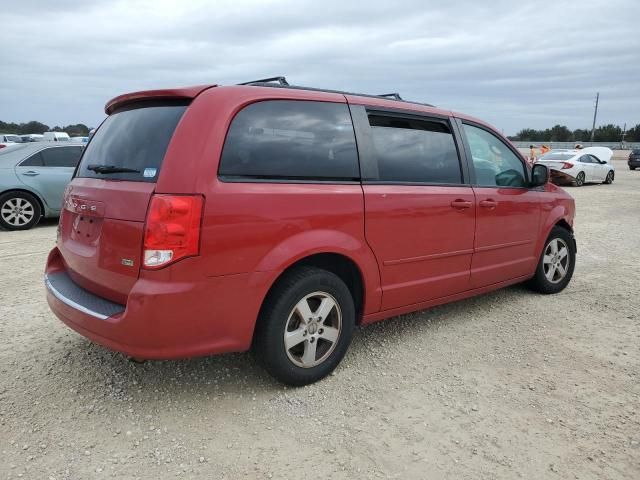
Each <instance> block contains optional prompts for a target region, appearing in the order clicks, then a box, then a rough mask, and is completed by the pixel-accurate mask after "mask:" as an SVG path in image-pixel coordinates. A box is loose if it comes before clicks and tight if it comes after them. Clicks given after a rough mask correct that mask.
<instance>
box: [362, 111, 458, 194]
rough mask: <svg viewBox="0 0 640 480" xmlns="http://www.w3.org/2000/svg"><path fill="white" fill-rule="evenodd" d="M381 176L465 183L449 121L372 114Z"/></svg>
mask: <svg viewBox="0 0 640 480" xmlns="http://www.w3.org/2000/svg"><path fill="white" fill-rule="evenodd" d="M369 124H370V125H371V133H372V137H373V145H374V149H375V153H376V158H377V160H378V174H379V177H378V179H379V180H381V181H389V182H417V183H446V184H450V183H454V184H457V183H462V173H461V171H460V162H459V160H458V151H457V150H456V145H455V142H454V139H453V135H452V134H451V131H450V130H449V127H448V125H447V124H445V123H443V122H439V121H425V120H417V119H406V118H400V117H387V116H382V115H369Z"/></svg>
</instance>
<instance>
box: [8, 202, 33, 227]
mask: <svg viewBox="0 0 640 480" xmlns="http://www.w3.org/2000/svg"><path fill="white" fill-rule="evenodd" d="M0 215H1V216H2V219H3V220H4V221H5V222H6V223H8V224H9V225H12V226H14V227H22V226H24V225H26V224H28V223H29V222H30V221H31V220H33V216H34V215H35V208H34V206H33V204H32V203H31V202H30V201H28V200H26V199H24V198H20V197H14V198H10V199H8V200H7V201H6V202H4V203H3V204H2V207H0Z"/></svg>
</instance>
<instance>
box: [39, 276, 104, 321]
mask: <svg viewBox="0 0 640 480" xmlns="http://www.w3.org/2000/svg"><path fill="white" fill-rule="evenodd" d="M44 284H45V286H46V287H47V290H49V291H50V292H51V294H52V295H53V296H54V297H56V298H57V299H58V300H60V301H61V302H62V303H64V304H66V305H68V306H70V307H71V308H75V309H76V310H79V311H81V312H82V313H86V314H87V315H91V316H92V317H95V318H99V319H100V320H106V319H107V318H109V317H107V316H106V315H103V314H101V313H98V312H94V311H93V310H89V309H88V308H87V307H83V306H82V305H80V304H79V303H76V302H74V301H73V300H71V299H69V298H67V297H65V296H64V295H62V294H61V293H60V292H59V291H58V290H56V289H55V288H54V287H53V285H51V282H50V281H49V277H48V276H47V274H46V273H45V274H44Z"/></svg>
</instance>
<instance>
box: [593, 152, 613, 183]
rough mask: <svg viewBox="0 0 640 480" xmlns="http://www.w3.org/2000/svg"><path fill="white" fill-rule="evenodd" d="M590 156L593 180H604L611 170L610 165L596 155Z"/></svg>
mask: <svg viewBox="0 0 640 480" xmlns="http://www.w3.org/2000/svg"><path fill="white" fill-rule="evenodd" d="M589 158H590V159H591V165H592V166H593V176H594V178H593V181H594V182H604V179H605V178H606V177H607V174H608V173H609V170H611V168H610V166H609V165H608V164H607V163H604V162H601V161H600V160H598V159H597V158H596V157H595V156H594V155H589Z"/></svg>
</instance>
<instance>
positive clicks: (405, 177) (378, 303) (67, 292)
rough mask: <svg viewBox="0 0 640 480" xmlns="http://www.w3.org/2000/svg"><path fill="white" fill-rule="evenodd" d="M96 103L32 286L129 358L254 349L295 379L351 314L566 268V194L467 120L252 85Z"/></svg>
mask: <svg viewBox="0 0 640 480" xmlns="http://www.w3.org/2000/svg"><path fill="white" fill-rule="evenodd" d="M105 110H106V113H107V115H108V117H107V119H106V120H105V121H104V123H103V124H102V125H101V126H100V128H99V129H98V130H97V131H96V133H95V135H94V137H93V138H92V140H91V142H90V143H89V145H88V146H87V147H86V148H85V153H84V155H83V157H82V160H81V163H80V165H79V167H78V169H77V172H76V174H75V176H74V178H73V180H72V181H71V182H70V184H69V185H68V187H67V189H66V191H65V195H64V200H63V202H64V209H63V211H62V214H61V218H60V224H59V225H60V234H59V237H58V240H57V244H56V246H55V248H53V250H52V251H51V253H50V254H49V258H48V260H47V264H46V270H45V284H46V286H47V300H48V303H49V305H50V307H51V309H52V310H53V312H54V313H55V314H56V315H57V316H58V317H59V318H60V319H61V320H62V321H63V322H64V323H66V324H67V325H68V326H69V327H71V328H72V329H74V330H76V331H77V332H79V333H80V334H82V335H84V336H86V337H88V338H89V339H91V340H92V341H94V342H96V343H99V344H101V345H104V346H106V347H108V348H111V349H114V350H117V351H120V352H124V353H125V354H127V355H129V356H131V357H134V358H137V359H171V358H184V357H192V356H198V355H210V354H218V353H224V352H238V351H245V350H248V349H249V348H253V349H254V351H255V352H256V356H257V358H258V359H259V360H260V361H261V362H262V364H263V365H264V366H265V367H266V369H267V370H268V371H269V372H270V373H271V374H273V375H274V376H275V377H276V378H278V379H279V380H281V381H282V382H285V383H287V384H292V385H304V384H308V383H310V382H314V381H316V380H319V379H321V378H323V377H324V376H326V375H327V374H329V373H330V372H331V371H332V370H333V369H334V368H335V367H336V366H337V365H338V363H339V362H340V360H341V359H342V357H343V356H344V354H345V352H346V350H347V347H348V345H349V343H350V341H351V337H352V332H353V329H354V326H355V325H365V324H369V323H372V322H375V321H378V320H382V319H385V318H387V317H392V316H396V315H400V314H404V313H408V312H413V311H416V310H421V309H424V308H427V307H430V306H433V305H438V304H443V303H447V302H451V301H454V300H459V299H462V298H466V297H470V296H472V295H477V294H481V293H484V292H488V291H491V290H495V289H497V288H501V287H505V286H507V285H511V284H515V283H520V282H524V281H528V282H529V285H530V286H531V287H532V288H533V289H535V290H536V291H538V292H543V293H556V292H559V291H561V290H562V289H564V288H565V287H566V285H567V284H568V283H569V281H570V279H571V276H572V274H573V269H574V264H575V254H576V246H575V241H574V236H573V219H574V201H573V199H572V198H571V196H570V195H569V194H568V193H566V192H565V191H564V190H563V189H561V188H559V187H556V186H555V185H552V184H550V183H548V181H547V180H548V170H547V168H546V167H545V166H544V165H535V166H533V167H528V166H527V162H526V161H525V159H524V158H523V157H522V156H521V155H520V154H519V153H518V151H517V149H516V148H515V147H514V146H513V145H512V144H511V143H510V142H509V141H508V140H506V139H505V138H504V137H503V136H502V135H500V133H498V132H497V130H495V129H494V128H492V127H490V126H489V125H487V124H486V123H484V122H482V121H481V120H477V119H475V118H473V117H470V116H467V115H463V114H457V113H451V112H450V111H447V110H441V109H438V108H435V107H433V106H428V105H423V104H418V103H412V102H406V101H402V100H400V99H388V98H382V97H380V96H371V95H368V96H367V95H356V94H350V93H344V92H335V91H323V90H319V89H307V88H303V87H291V86H288V84H285V83H284V82H281V83H277V84H273V83H268V82H267V81H258V82H254V83H251V84H245V85H240V86H221V87H219V86H200V87H193V88H184V89H172V90H155V91H147V92H137V93H132V94H126V95H122V96H119V97H116V98H114V99H113V100H111V101H110V102H108V104H107V106H106V109H105ZM489 171H490V174H489ZM551 308H552V307H551Z"/></svg>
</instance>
